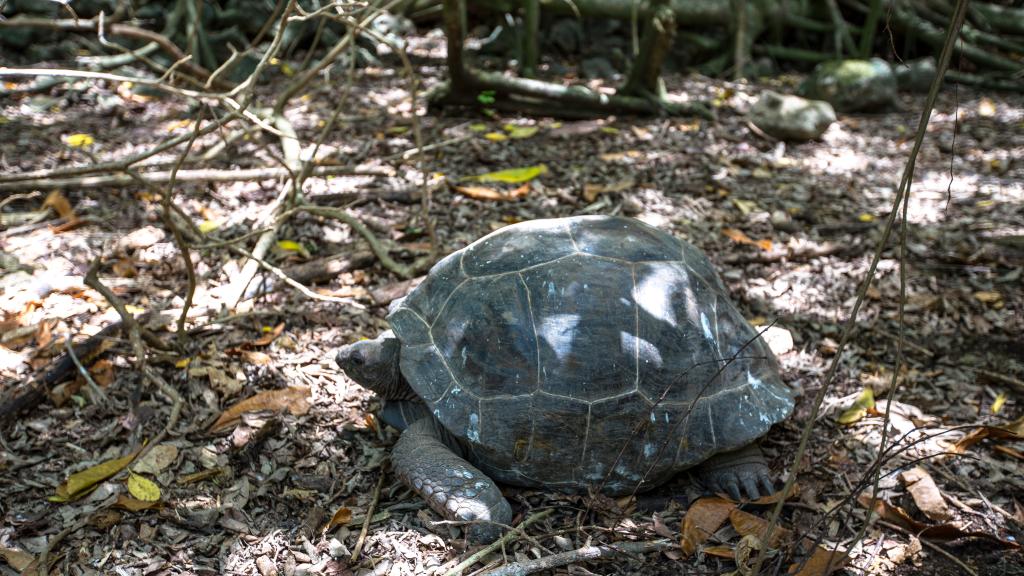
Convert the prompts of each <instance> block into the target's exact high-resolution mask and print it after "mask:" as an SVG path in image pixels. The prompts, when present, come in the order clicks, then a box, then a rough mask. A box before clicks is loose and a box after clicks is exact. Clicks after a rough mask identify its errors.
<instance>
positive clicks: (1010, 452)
mask: <svg viewBox="0 0 1024 576" xmlns="http://www.w3.org/2000/svg"><path fill="white" fill-rule="evenodd" d="M992 449H993V450H995V451H996V452H1000V453H1002V454H1006V455H1007V456H1011V457H1013V458H1016V459H1017V460H1024V452H1021V451H1020V450H1014V449H1013V448H1010V447H1009V446H1003V445H1002V444H996V445H995V446H993V447H992Z"/></svg>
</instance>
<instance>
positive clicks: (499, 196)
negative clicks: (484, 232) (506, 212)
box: [452, 182, 530, 202]
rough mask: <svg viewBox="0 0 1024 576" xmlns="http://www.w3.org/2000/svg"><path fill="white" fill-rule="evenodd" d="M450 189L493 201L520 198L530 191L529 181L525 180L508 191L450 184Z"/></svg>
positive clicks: (467, 195) (473, 197)
mask: <svg viewBox="0 0 1024 576" xmlns="http://www.w3.org/2000/svg"><path fill="white" fill-rule="evenodd" d="M452 189H453V190H455V191H456V192H458V193H459V194H462V195H463V196H466V197H469V198H472V199H474V200H491V201H494V202H505V201H508V200H515V199H517V198H522V197H523V196H526V195H527V194H528V193H529V192H530V183H529V182H527V183H525V184H523V185H522V186H519V187H518V188H515V189H513V190H510V191H505V190H497V189H495V188H489V187H487V186H457V185H455V184H452Z"/></svg>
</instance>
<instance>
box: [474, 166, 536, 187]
mask: <svg viewBox="0 0 1024 576" xmlns="http://www.w3.org/2000/svg"><path fill="white" fill-rule="evenodd" d="M547 171H548V167H547V166H546V165H544V164H538V165H536V166H526V167H523V168H509V169H508V170H499V171H497V172H488V173H486V174H478V175H476V176H466V177H464V178H462V180H464V181H465V180H470V181H474V182H503V183H505V184H522V183H523V182H529V181H530V180H533V179H534V178H536V177H538V176H540V175H541V174H546V173H547Z"/></svg>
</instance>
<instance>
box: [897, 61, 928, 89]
mask: <svg viewBox="0 0 1024 576" xmlns="http://www.w3.org/2000/svg"><path fill="white" fill-rule="evenodd" d="M893 68H895V70H896V83H897V84H898V85H899V87H900V90H903V91H905V92H914V93H923V92H927V91H928V89H929V88H931V86H932V81H933V80H935V75H936V74H938V72H939V71H938V69H937V68H936V67H935V58H932V57H931V56H929V57H927V58H920V59H918V60H910V61H908V62H902V63H900V64H897V65H895V66H893Z"/></svg>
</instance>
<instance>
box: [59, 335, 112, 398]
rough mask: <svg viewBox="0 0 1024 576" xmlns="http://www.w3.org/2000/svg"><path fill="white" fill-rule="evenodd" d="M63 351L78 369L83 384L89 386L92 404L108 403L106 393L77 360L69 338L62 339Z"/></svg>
mask: <svg viewBox="0 0 1024 576" xmlns="http://www.w3.org/2000/svg"><path fill="white" fill-rule="evenodd" d="M64 350H65V353H66V354H67V355H68V358H70V359H71V361H72V362H73V363H74V364H75V368H77V369H78V373H79V374H81V375H82V378H84V379H85V383H86V384H87V385H88V386H89V392H90V396H91V400H92V403H93V404H106V403H107V401H108V400H107V395H106V393H104V392H103V390H102V389H100V387H99V385H98V384H96V381H95V380H93V379H92V375H91V374H89V370H87V369H86V368H85V366H83V365H82V363H81V362H80V361H79V360H78V356H76V355H75V349H74V347H72V346H71V337H70V336H68V337H67V338H65V339H64Z"/></svg>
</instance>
